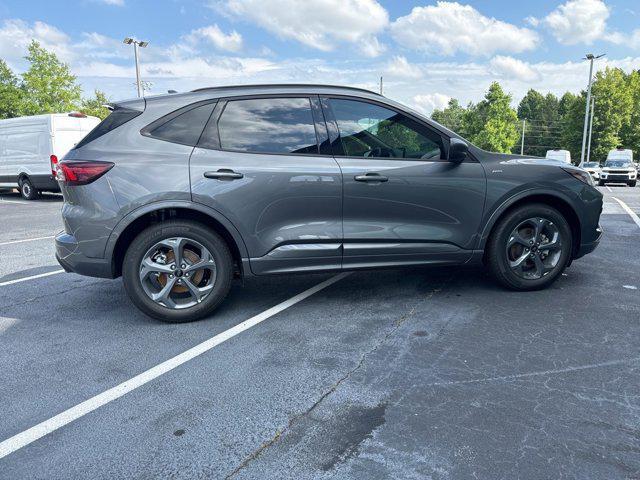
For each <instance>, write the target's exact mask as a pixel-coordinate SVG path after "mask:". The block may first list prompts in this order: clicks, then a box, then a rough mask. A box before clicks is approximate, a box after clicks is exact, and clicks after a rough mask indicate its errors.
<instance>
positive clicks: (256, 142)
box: [218, 98, 318, 154]
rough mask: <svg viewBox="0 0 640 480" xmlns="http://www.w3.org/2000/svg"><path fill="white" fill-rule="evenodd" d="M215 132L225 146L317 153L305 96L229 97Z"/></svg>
mask: <svg viewBox="0 0 640 480" xmlns="http://www.w3.org/2000/svg"><path fill="white" fill-rule="evenodd" d="M218 132H219V134H220V146H221V148H223V149H224V150H239V151H242V152H262V153H290V154H309V153H318V146H317V140H316V131H315V127H314V125H313V116H312V114H311V103H310V102H309V99H308V98H256V99H250V100H232V101H230V102H228V103H227V106H226V107H225V109H224V112H222V115H221V117H220V120H219V121H218Z"/></svg>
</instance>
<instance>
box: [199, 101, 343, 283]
mask: <svg viewBox="0 0 640 480" xmlns="http://www.w3.org/2000/svg"><path fill="white" fill-rule="evenodd" d="M326 139H327V130H326V126H325V124H324V120H323V119H322V112H321V109H320V106H319V100H318V97H316V96H311V97H307V96H288V97H281V96H270V97H265V96H261V97H250V98H240V99H234V98H229V99H228V100H220V101H219V102H218V105H217V106H216V109H215V110H214V112H213V115H212V116H211V119H210V120H209V122H208V124H207V126H206V128H205V130H204V132H203V134H202V136H201V139H200V142H199V143H198V146H197V147H196V148H195V149H194V151H193V154H192V155H191V162H190V174H191V192H192V198H193V200H194V201H196V202H200V203H204V204H207V205H209V206H211V207H212V208H214V209H216V210H217V211H219V212H220V213H222V214H223V215H224V216H225V217H226V218H227V219H228V220H230V221H231V223H233V224H234V225H235V226H236V228H237V229H238V230H239V231H240V234H241V235H242V238H243V240H244V241H245V244H246V247H247V250H248V251H249V256H250V266H251V270H252V271H253V273H255V274H263V273H277V272H284V271H314V270H321V269H339V268H340V267H341V260H342V258H341V256H342V249H341V244H342V175H341V172H340V168H339V166H338V164H337V162H336V161H335V159H334V158H333V157H332V156H331V155H330V154H327V155H320V153H319V145H320V144H322V143H323V142H325V141H326Z"/></svg>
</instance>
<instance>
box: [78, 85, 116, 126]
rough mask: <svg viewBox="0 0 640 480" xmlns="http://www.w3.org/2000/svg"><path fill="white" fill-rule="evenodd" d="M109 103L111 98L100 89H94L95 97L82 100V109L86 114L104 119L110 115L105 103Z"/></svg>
mask: <svg viewBox="0 0 640 480" xmlns="http://www.w3.org/2000/svg"><path fill="white" fill-rule="evenodd" d="M108 103H109V99H108V98H107V96H106V95H105V94H104V92H101V91H100V90H95V91H94V97H93V98H85V99H83V100H82V105H81V107H80V111H81V112H82V113H84V114H85V115H90V116H92V117H98V118H99V119H100V120H104V119H105V118H106V117H107V116H108V115H109V113H110V112H109V109H108V108H106V107H104V105H106V104H108Z"/></svg>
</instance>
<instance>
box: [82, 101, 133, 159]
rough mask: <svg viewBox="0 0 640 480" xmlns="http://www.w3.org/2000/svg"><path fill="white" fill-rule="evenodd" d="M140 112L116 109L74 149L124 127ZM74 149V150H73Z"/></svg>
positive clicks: (129, 109)
mask: <svg viewBox="0 0 640 480" xmlns="http://www.w3.org/2000/svg"><path fill="white" fill-rule="evenodd" d="M141 113H142V112H141V111H140V110H133V109H131V108H124V107H116V108H115V109H114V110H113V112H111V115H109V116H108V117H107V118H105V119H104V120H103V121H102V122H100V123H99V124H98V125H97V126H96V128H94V129H93V130H91V131H90V132H89V133H88V134H87V136H86V137H84V138H83V139H82V140H81V141H80V142H78V143H77V144H76V146H75V148H80V147H82V146H84V145H86V144H88V143H90V142H93V141H94V140H95V139H96V138H100V137H101V136H103V135H104V134H105V133H109V132H110V131H111V130H113V129H115V128H118V127H119V126H120V125H124V124H125V123H127V122H128V121H129V120H133V119H134V118H136V117H137V116H138V115H140V114H141ZM75 148H74V149H75Z"/></svg>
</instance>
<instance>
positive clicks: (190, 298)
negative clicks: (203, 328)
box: [122, 220, 233, 323]
mask: <svg viewBox="0 0 640 480" xmlns="http://www.w3.org/2000/svg"><path fill="white" fill-rule="evenodd" d="M232 277H233V261H232V257H231V253H230V251H229V247H228V246H227V244H226V242H225V241H224V240H223V239H222V238H221V237H220V236H219V235H218V234H217V233H216V232H214V231H212V230H210V229H209V228H207V227H205V226H203V225H201V224H199V223H196V222H191V221H181V220H178V221H171V222H165V223H161V224H156V225H152V226H150V227H148V228H147V229H146V230H144V231H143V232H141V233H140V234H139V235H138V236H137V237H136V238H135V239H134V240H133V241H132V242H131V245H130V246H129V248H128V250H127V252H126V254H125V257H124V261H123V264H122V279H123V282H124V286H125V289H126V291H127V294H128V295H129V298H130V299H131V301H132V302H133V303H134V304H135V305H136V306H137V307H138V308H139V309H140V310H142V311H143V312H144V313H146V314H147V315H149V316H151V317H154V318H157V319H159V320H163V321H166V322H174V323H179V322H189V321H192V320H197V319H199V318H202V317H204V316H206V315H208V314H210V313H212V312H213V310H215V309H216V307H218V305H220V303H221V302H222V301H223V300H224V298H225V297H226V296H227V293H228V292H229V288H230V287H231V280H232Z"/></svg>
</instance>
